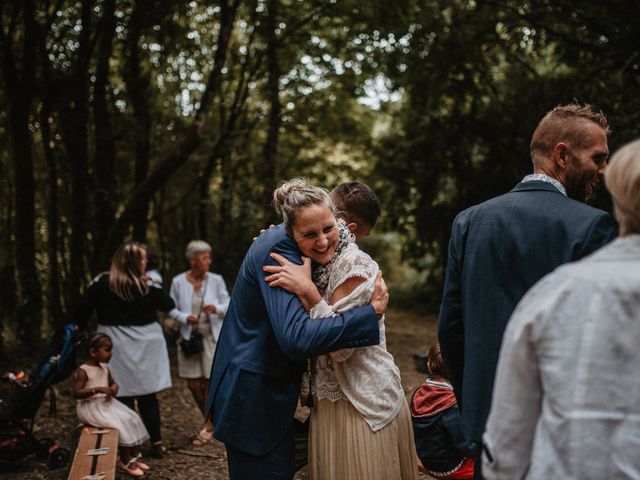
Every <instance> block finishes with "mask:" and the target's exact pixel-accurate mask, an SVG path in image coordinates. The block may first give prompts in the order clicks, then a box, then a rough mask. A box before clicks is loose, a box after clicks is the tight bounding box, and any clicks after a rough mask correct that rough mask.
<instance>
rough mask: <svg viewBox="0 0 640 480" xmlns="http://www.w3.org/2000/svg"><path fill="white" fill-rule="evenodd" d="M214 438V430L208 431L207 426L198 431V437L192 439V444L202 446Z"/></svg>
mask: <svg viewBox="0 0 640 480" xmlns="http://www.w3.org/2000/svg"><path fill="white" fill-rule="evenodd" d="M212 439H213V432H210V431H208V430H207V429H206V428H203V429H202V430H200V431H199V432H198V434H197V435H196V438H194V439H193V440H192V441H191V445H193V446H194V447H201V446H203V445H205V444H207V443H209V442H211V441H212Z"/></svg>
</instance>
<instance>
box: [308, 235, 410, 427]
mask: <svg viewBox="0 0 640 480" xmlns="http://www.w3.org/2000/svg"><path fill="white" fill-rule="evenodd" d="M329 269H330V270H329V283H328V285H327V288H326V290H325V292H324V294H323V301H322V302H320V303H319V304H318V305H316V306H315V307H313V308H312V309H311V317H312V318H321V317H327V316H331V315H336V314H338V313H342V312H344V311H347V310H349V309H351V308H354V307H357V306H361V305H366V304H367V303H368V302H369V301H370V300H371V295H372V294H373V290H374V287H375V282H376V274H377V273H378V264H377V263H376V262H374V261H373V260H372V259H371V257H370V256H369V255H367V254H366V253H364V252H362V251H361V250H360V249H359V248H358V247H357V246H356V245H355V244H353V243H350V244H348V245H347V246H346V247H345V248H344V249H343V250H342V252H341V253H340V255H339V257H338V258H337V259H336V260H335V261H334V262H332V263H331V264H330V265H329ZM352 277H362V278H365V279H366V281H365V282H363V283H361V284H360V285H358V287H357V288H356V289H355V290H354V291H353V292H351V294H349V295H348V296H347V297H345V298H342V299H340V300H339V301H337V302H336V303H335V304H333V305H329V304H328V303H327V302H328V301H329V300H330V299H331V296H332V295H333V292H334V291H335V290H336V289H337V288H338V287H339V286H340V285H342V284H343V283H344V282H345V281H346V280H347V279H349V278H352ZM379 326H380V344H379V345H374V346H370V347H361V348H348V349H343V350H338V351H337V352H332V353H330V354H329V355H321V356H319V357H318V358H317V359H316V360H315V365H314V366H315V369H314V370H315V371H314V376H313V378H314V381H313V386H312V388H313V390H314V394H315V395H316V397H317V398H318V399H328V400H330V401H332V402H336V401H338V400H340V399H345V400H348V401H349V402H351V404H352V405H353V406H354V407H355V409H356V410H358V412H359V413H360V414H361V415H362V417H363V418H364V420H365V421H366V422H367V424H368V425H369V426H370V427H371V429H372V430H373V431H374V432H375V431H378V430H380V429H381V428H383V427H385V426H386V425H388V424H389V423H391V422H392V421H393V419H394V418H395V417H396V416H397V415H398V413H399V412H400V409H401V408H402V403H403V402H404V391H403V389H402V383H401V382H400V370H399V369H398V367H397V366H396V364H395V362H394V360H393V356H392V355H391V354H390V353H389V352H387V346H386V338H385V329H384V316H383V317H382V318H381V319H380V321H379Z"/></svg>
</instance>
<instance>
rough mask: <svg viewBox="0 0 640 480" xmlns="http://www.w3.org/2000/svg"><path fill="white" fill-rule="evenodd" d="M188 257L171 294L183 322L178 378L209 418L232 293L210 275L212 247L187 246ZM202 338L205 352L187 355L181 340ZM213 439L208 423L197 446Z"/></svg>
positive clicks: (176, 315) (201, 244)
mask: <svg viewBox="0 0 640 480" xmlns="http://www.w3.org/2000/svg"><path fill="white" fill-rule="evenodd" d="M186 257H187V260H188V261H189V265H190V268H189V270H188V271H186V272H183V273H181V274H179V275H177V276H175V277H174V278H173V280H172V281H171V290H170V295H171V298H172V299H173V301H174V302H175V303H176V308H174V309H173V310H171V312H169V315H171V316H172V317H173V318H174V319H176V320H177V321H178V322H179V323H180V339H179V341H178V349H177V351H178V376H179V377H180V378H185V379H186V380H187V385H188V386H189V390H191V393H192V394H193V398H194V400H195V401H196V404H197V405H198V408H199V409H200V411H201V412H202V414H203V415H205V412H204V408H205V401H206V396H207V388H208V383H209V373H210V371H211V363H212V362H213V355H214V353H215V351H216V344H217V342H218V336H219V335H220V328H222V320H223V318H224V314H225V313H226V311H227V306H228V305H229V293H228V292H227V287H226V285H225V283H224V280H223V278H222V276H221V275H218V274H217V273H211V272H209V267H210V266H211V246H210V245H209V244H208V243H207V242H204V241H202V240H193V241H191V242H189V245H187V251H186ZM194 329H197V331H198V332H199V333H200V334H201V335H202V339H203V346H204V351H203V352H202V353H197V354H193V355H190V356H186V355H185V354H184V352H183V351H182V349H181V348H180V345H179V344H180V340H182V339H185V340H188V339H189V338H190V337H191V334H192V331H193V330H194ZM209 440H211V426H210V425H209V424H207V426H205V427H204V428H203V429H202V430H200V432H199V433H198V434H197V436H196V439H195V440H194V444H195V445H201V444H204V443H207V442H208V441H209Z"/></svg>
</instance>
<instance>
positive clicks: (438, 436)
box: [411, 343, 473, 479]
mask: <svg viewBox="0 0 640 480" xmlns="http://www.w3.org/2000/svg"><path fill="white" fill-rule="evenodd" d="M427 372H428V373H429V376H428V377H427V379H426V380H425V381H424V383H423V384H422V385H420V386H419V387H418V388H417V389H416V391H415V392H414V393H413V396H412V397H411V420H412V422H413V435H414V437H415V441H416V451H417V453H418V458H419V459H420V462H421V465H420V466H419V468H420V471H421V472H423V473H425V474H427V475H429V476H431V477H435V478H438V479H440V478H446V479H470V478H473V448H472V445H471V444H469V443H467V441H466V440H465V439H464V433H463V431H462V420H461V418H460V410H459V409H458V404H457V402H456V397H455V396H454V394H453V388H452V387H451V384H450V383H449V381H448V379H447V369H446V366H445V364H444V361H443V360H442V354H441V353H440V344H439V343H436V344H435V345H433V346H432V347H431V349H430V350H429V355H428V357H427Z"/></svg>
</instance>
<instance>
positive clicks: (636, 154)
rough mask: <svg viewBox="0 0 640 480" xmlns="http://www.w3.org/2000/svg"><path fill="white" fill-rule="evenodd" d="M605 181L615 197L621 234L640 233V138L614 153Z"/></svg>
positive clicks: (615, 209) (615, 207)
mask: <svg viewBox="0 0 640 480" xmlns="http://www.w3.org/2000/svg"><path fill="white" fill-rule="evenodd" d="M604 182H605V185H606V186H607V190H609V192H610V193H611V197H612V198H613V208H614V212H615V215H616V218H617V219H618V222H619V223H620V235H629V234H630V233H640V140H635V141H633V142H631V143H627V144H626V145H625V146H623V147H622V148H621V149H619V150H618V151H617V152H616V153H614V154H613V156H612V157H611V161H610V162H609V166H608V167H607V170H606V171H605V178H604Z"/></svg>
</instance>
